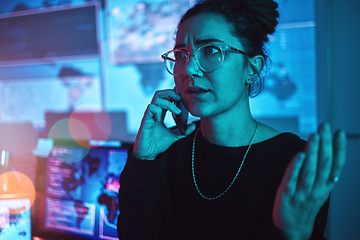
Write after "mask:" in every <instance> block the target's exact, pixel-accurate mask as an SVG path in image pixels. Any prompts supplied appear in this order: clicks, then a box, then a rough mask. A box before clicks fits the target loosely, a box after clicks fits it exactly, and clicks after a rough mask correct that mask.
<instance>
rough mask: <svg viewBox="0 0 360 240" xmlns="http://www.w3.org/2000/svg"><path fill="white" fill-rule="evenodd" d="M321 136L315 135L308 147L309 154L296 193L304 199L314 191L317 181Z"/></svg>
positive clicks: (301, 171)
mask: <svg viewBox="0 0 360 240" xmlns="http://www.w3.org/2000/svg"><path fill="white" fill-rule="evenodd" d="M319 142H320V139H319V135H318V134H313V135H312V136H311V137H310V139H309V142H308V145H307V153H306V157H305V159H304V162H303V166H302V168H301V170H300V175H299V179H298V182H297V183H298V184H297V190H296V193H297V195H298V197H300V198H302V197H305V196H308V195H309V194H310V192H311V191H312V187H313V185H314V182H315V179H316V175H317V174H316V171H317V164H318V152H319Z"/></svg>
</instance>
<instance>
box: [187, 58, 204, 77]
mask: <svg viewBox="0 0 360 240" xmlns="http://www.w3.org/2000/svg"><path fill="white" fill-rule="evenodd" d="M201 73H202V71H201V69H200V67H199V64H198V63H197V60H196V57H195V55H194V54H191V55H190V56H189V59H188V63H187V65H186V68H185V75H186V76H188V77H193V76H199V75H201Z"/></svg>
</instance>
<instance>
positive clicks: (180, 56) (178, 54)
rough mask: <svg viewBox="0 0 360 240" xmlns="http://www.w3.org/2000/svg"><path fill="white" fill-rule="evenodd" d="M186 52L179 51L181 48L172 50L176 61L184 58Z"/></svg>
mask: <svg viewBox="0 0 360 240" xmlns="http://www.w3.org/2000/svg"><path fill="white" fill-rule="evenodd" d="M186 55H187V54H186V52H184V51H181V50H175V51H174V56H175V60H177V61H179V60H180V61H183V60H186Z"/></svg>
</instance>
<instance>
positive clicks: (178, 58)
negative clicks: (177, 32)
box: [165, 50, 187, 75]
mask: <svg viewBox="0 0 360 240" xmlns="http://www.w3.org/2000/svg"><path fill="white" fill-rule="evenodd" d="M186 63H187V55H186V52H184V51H182V50H172V51H170V52H168V54H167V55H166V57H165V66H166V70H167V71H168V72H169V73H170V74H172V75H180V74H182V73H183V72H184V70H185V67H186Z"/></svg>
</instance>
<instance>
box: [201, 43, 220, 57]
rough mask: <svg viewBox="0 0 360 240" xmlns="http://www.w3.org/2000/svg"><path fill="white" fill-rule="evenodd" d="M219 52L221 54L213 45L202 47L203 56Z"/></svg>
mask: <svg viewBox="0 0 360 240" xmlns="http://www.w3.org/2000/svg"><path fill="white" fill-rule="evenodd" d="M220 52H221V50H220V48H219V47H217V46H213V45H209V46H204V47H203V48H202V54H204V55H205V56H212V55H215V54H218V53H220Z"/></svg>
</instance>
